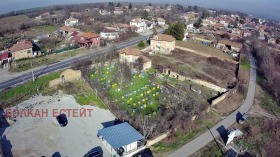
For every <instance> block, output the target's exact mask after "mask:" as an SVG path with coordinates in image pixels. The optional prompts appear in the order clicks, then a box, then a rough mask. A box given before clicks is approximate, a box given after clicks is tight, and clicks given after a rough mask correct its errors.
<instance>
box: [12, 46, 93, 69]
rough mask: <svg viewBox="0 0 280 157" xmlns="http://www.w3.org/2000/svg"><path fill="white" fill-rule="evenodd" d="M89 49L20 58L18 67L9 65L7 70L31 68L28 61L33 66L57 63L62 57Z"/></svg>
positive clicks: (65, 57) (79, 53)
mask: <svg viewBox="0 0 280 157" xmlns="http://www.w3.org/2000/svg"><path fill="white" fill-rule="evenodd" d="M89 51H90V50H85V49H76V50H71V51H68V52H64V53H58V54H52V55H48V56H41V57H35V58H30V59H26V60H20V61H17V66H18V67H17V68H15V67H14V66H12V67H10V69H9V71H10V72H21V71H25V70H28V69H30V68H31V64H30V63H32V67H33V68H34V67H38V66H42V65H48V64H53V63H57V62H59V61H61V60H63V59H67V58H70V57H73V56H77V55H82V54H86V53H88V52H89Z"/></svg>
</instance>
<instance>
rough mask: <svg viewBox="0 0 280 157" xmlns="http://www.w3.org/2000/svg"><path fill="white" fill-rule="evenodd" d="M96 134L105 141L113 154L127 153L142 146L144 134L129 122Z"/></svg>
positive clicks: (104, 129)
mask: <svg viewBox="0 0 280 157" xmlns="http://www.w3.org/2000/svg"><path fill="white" fill-rule="evenodd" d="M97 136H98V137H100V138H102V140H104V141H105V145H106V146H107V147H108V149H110V150H111V152H112V153H113V154H114V151H115V152H117V153H118V154H119V153H120V152H121V153H123V154H129V153H132V152H134V151H137V150H138V149H140V148H142V147H143V146H144V145H143V142H142V140H144V139H145V138H144V136H143V135H142V134H140V133H139V132H138V131H137V130H136V129H134V128H133V127H132V126H131V125H130V124H129V123H127V122H125V123H121V124H118V125H114V126H111V127H107V128H103V129H101V130H99V131H98V133H97Z"/></svg>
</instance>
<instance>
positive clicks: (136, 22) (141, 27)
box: [129, 18, 147, 33]
mask: <svg viewBox="0 0 280 157" xmlns="http://www.w3.org/2000/svg"><path fill="white" fill-rule="evenodd" d="M129 25H130V26H136V27H137V30H136V32H137V33H139V32H143V31H145V30H147V24H146V21H145V20H144V19H142V18H135V19H132V20H130V22H129Z"/></svg>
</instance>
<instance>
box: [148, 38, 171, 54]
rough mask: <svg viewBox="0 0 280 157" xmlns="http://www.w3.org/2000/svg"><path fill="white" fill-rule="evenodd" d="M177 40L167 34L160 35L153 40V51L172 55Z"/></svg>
mask: <svg viewBox="0 0 280 157" xmlns="http://www.w3.org/2000/svg"><path fill="white" fill-rule="evenodd" d="M175 41H176V39H175V38H174V37H173V36H171V35H167V34H158V35H155V36H154V37H153V38H152V39H151V49H152V51H153V52H154V53H162V54H170V53H171V51H173V50H174V49H175Z"/></svg>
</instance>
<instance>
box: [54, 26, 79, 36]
mask: <svg viewBox="0 0 280 157" xmlns="http://www.w3.org/2000/svg"><path fill="white" fill-rule="evenodd" d="M58 30H59V31H60V32H61V34H62V35H63V36H65V37H66V36H67V35H68V36H69V35H70V34H72V33H73V32H79V31H80V30H79V29H77V28H74V27H70V26H63V27H60V28H59V29H58Z"/></svg>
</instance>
